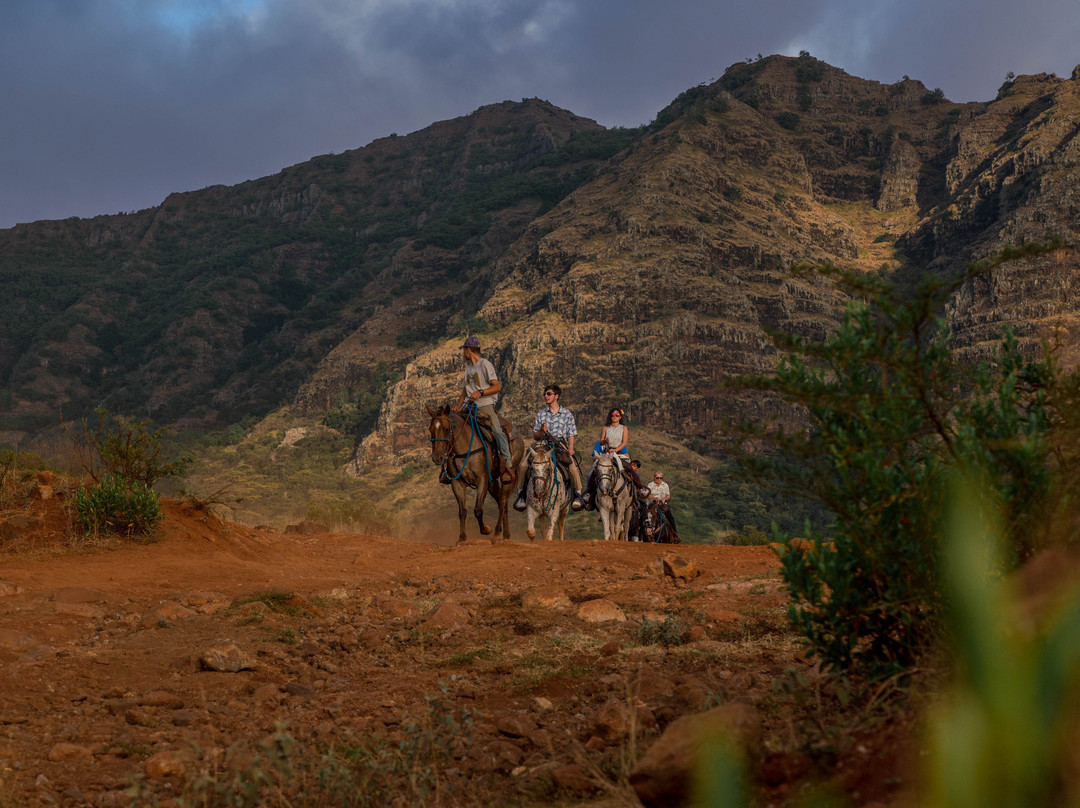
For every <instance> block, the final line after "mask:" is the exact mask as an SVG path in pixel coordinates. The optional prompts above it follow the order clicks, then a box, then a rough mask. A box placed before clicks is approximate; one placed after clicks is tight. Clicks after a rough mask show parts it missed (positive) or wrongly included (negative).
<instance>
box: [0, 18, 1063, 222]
mask: <svg viewBox="0 0 1080 808" xmlns="http://www.w3.org/2000/svg"><path fill="white" fill-rule="evenodd" d="M800 50H808V51H810V53H812V54H813V55H814V56H816V57H818V58H820V59H824V60H825V61H827V62H829V63H830V64H833V65H836V66H838V67H841V68H843V69H844V70H846V71H848V72H849V73H852V74H854V75H857V76H861V77H864V78H868V79H874V80H877V81H881V82H886V83H891V82H894V81H897V80H899V79H900V78H901V77H902V76H903V75H905V74H906V75H909V76H911V77H912V78H915V79H919V80H921V81H922V82H923V83H924V84H926V85H927V87H930V88H936V87H940V88H942V89H943V90H944V91H945V95H946V96H947V97H948V98H950V99H952V100H955V101H971V100H990V99H992V98H993V97H994V95H995V93H996V91H997V88H998V86H999V85H1000V84H1001V83H1002V81H1003V80H1004V79H1005V75H1006V73H1008V72H1009V71H1013V72H1015V73H1018V74H1020V73H1040V72H1052V73H1057V74H1058V75H1059V76H1065V77H1067V76H1069V75H1070V74H1071V72H1072V69H1073V67H1074V66H1075V65H1076V64H1077V63H1078V62H1080V6H1078V5H1077V3H1076V0H1026V1H1025V2H1023V3H1020V2H1016V0H1008V2H1006V1H1005V0H0V228H4V227H11V226H12V225H14V224H15V223H17V222H27V221H35V220H38V219H59V218H65V217H68V216H81V217H88V216H94V215H97V214H102V213H116V212H118V211H128V210H136V209H140V208H145V207H151V206H154V205H157V204H159V203H160V202H161V201H162V200H163V199H164V198H165V197H166V196H167V195H168V194H169V193H171V192H173V191H187V190H193V189H197V188H201V187H204V186H207V185H213V184H217V183H225V184H234V183H237V182H242V181H244V180H246V179H253V178H256V177H261V176H265V175H268V174H273V173H276V172H277V171H280V170H281V169H282V168H284V167H286V166H289V165H292V164H295V163H299V162H303V161H305V160H307V159H309V158H311V157H313V156H315V155H318V154H326V153H328V152H341V151H344V150H346V149H351V148H357V147H359V146H363V145H365V144H367V143H369V142H370V141H372V140H374V139H375V138H378V137H383V136H385V135H388V134H390V133H391V132H397V133H399V134H406V133H408V132H412V131H415V130H417V129H422V128H423V127H425V126H427V125H428V124H430V123H432V122H434V121H438V120H444V119H447V118H453V117H456V116H459V115H465V114H467V113H469V112H471V111H472V110H474V109H475V108H476V107H478V106H481V105H483V104H488V103H493V102H497V101H503V100H506V99H515V100H517V99H521V98H524V97H532V96H537V97H540V98H544V99H546V100H548V101H551V102H552V103H554V104H557V105H558V106H561V107H565V108H567V109H570V110H572V111H573V112H575V113H577V114H579V115H583V116H585V117H588V118H593V119H595V120H597V121H599V122H600V123H602V124H604V125H607V126H615V125H621V126H636V125H638V124H642V123H647V122H648V121H650V120H651V119H652V118H653V117H655V115H656V113H657V112H658V111H659V110H660V109H661V108H663V107H664V105H666V104H667V103H668V102H669V101H670V100H671V99H672V98H674V97H675V96H676V95H678V94H679V93H680V92H682V91H683V90H685V89H687V88H688V87H692V86H694V85H696V84H700V83H701V82H708V81H711V80H713V79H715V78H718V77H719V76H720V75H722V74H723V72H724V70H725V68H727V67H728V66H730V65H731V64H733V63H734V62H737V61H740V60H743V59H745V58H747V57H755V56H757V55H758V54H759V53H760V54H764V55H769V54H773V53H784V54H789V55H794V54H797V53H798V52H799V51H800Z"/></svg>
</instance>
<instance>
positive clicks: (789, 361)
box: [739, 247, 1080, 675]
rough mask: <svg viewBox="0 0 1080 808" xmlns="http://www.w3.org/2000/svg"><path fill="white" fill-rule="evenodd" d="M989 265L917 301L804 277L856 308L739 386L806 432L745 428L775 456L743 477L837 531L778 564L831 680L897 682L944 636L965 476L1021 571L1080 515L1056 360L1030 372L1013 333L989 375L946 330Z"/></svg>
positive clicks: (801, 626)
mask: <svg viewBox="0 0 1080 808" xmlns="http://www.w3.org/2000/svg"><path fill="white" fill-rule="evenodd" d="M1050 248H1052V247H1050ZM1050 248H1039V249H1050ZM1036 252H1038V249H1035V248H1027V249H1025V250H1019V251H1011V252H1010V253H1008V254H1003V256H1002V257H1001V258H1000V260H1006V258H1008V257H1016V256H1018V255H1031V254H1035V253H1036ZM994 263H995V262H990V263H987V264H983V265H979V266H973V267H972V268H971V270H970V271H969V272H968V273H967V274H966V275H965V277H964V278H960V279H957V280H956V281H954V282H951V283H944V282H938V281H929V280H928V281H925V282H923V283H922V284H921V285H920V286H919V287H918V288H917V289H916V290H914V292H913V293H912V294H911V295H910V296H904V295H902V294H901V293H900V292H899V291H898V290H897V289H896V288H895V287H893V286H891V285H890V284H888V283H886V282H884V281H880V280H875V279H870V278H867V277H865V276H859V275H857V274H855V273H854V272H849V271H844V270H839V269H837V268H835V267H824V268H807V267H803V268H797V271H798V272H806V271H810V272H814V273H817V274H819V275H822V276H825V277H826V278H829V279H831V280H833V281H834V282H835V283H836V284H837V286H838V287H839V289H840V290H841V291H842V292H845V293H846V294H847V295H848V296H849V299H851V300H852V302H851V303H850V304H849V305H848V307H847V309H846V311H845V313H844V315H843V318H842V321H841V323H840V326H839V327H838V329H837V330H836V331H835V332H834V333H833V334H832V335H831V336H829V337H828V338H827V339H826V340H824V341H823V342H817V343H811V342H807V341H803V340H800V339H798V338H793V337H782V336H780V337H778V338H777V339H778V342H779V343H780V345H781V346H783V347H784V348H786V349H787V352H788V355H787V356H786V358H785V359H783V360H782V361H781V363H780V365H779V367H778V369H777V372H776V375H775V376H773V377H760V378H754V379H750V378H743V379H742V380H740V382H739V383H741V384H742V385H744V386H747V387H751V388H754V389H758V390H764V391H770V392H773V393H778V394H780V395H781V396H782V397H783V398H785V399H786V400H788V401H789V402H791V403H793V404H796V405H797V406H799V407H801V408H802V409H803V411H804V412H805V414H806V416H807V419H808V427H809V428H808V429H807V430H806V431H799V432H794V433H785V432H782V431H777V432H768V431H767V430H763V429H761V428H760V427H758V426H755V425H750V424H744V425H743V435H744V436H747V435H749V436H754V437H757V438H760V439H762V440H764V441H766V442H767V443H768V444H771V447H772V449H773V451H774V453H773V454H771V455H763V456H757V457H744V458H743V462H744V464H745V465H746V466H747V467H748V468H749V469H750V470H751V471H752V472H753V473H755V474H757V475H758V476H759V477H760V478H764V479H766V480H769V481H771V482H773V483H775V484H778V485H780V486H781V487H783V488H786V490H788V491H790V492H791V493H800V492H802V494H803V495H805V496H809V497H811V498H812V499H816V500H817V501H818V502H820V503H821V504H823V505H824V506H825V507H826V508H827V509H828V511H829V513H830V515H831V516H832V519H833V522H834V524H833V525H832V527H831V530H830V533H829V534H828V535H823V534H822V532H821V528H822V526H821V525H820V524H819V525H813V526H812V527H813V528H815V529H814V530H812V531H811V532H810V533H809V534H806V535H807V537H808V538H809V539H810V541H809V542H792V541H788V542H786V544H785V547H784V550H783V551H782V572H783V576H784V579H785V581H786V582H787V585H788V590H789V593H790V595H791V602H790V607H789V616H790V618H791V620H792V622H793V624H794V625H795V627H796V628H797V630H799V631H800V633H801V634H802V635H803V637H804V640H805V642H806V643H807V645H808V646H809V649H810V651H811V653H813V654H816V655H817V656H819V657H820V658H821V660H822V662H823V663H824V664H825V666H826V667H830V668H834V669H841V670H847V669H859V670H861V671H863V672H865V673H867V674H870V675H887V674H890V673H893V672H896V671H897V670H901V669H904V668H906V667H908V666H910V665H911V664H913V663H914V662H915V660H916V659H917V658H918V657H919V655H920V654H921V653H922V652H923V651H924V650H925V649H926V648H927V647H928V646H929V645H930V644H931V643H932V642H934V640H935V639H936V638H937V637H938V635H939V632H940V630H941V628H942V621H941V615H942V595H941V586H940V569H939V567H940V546H941V534H942V522H943V512H944V500H945V489H946V482H947V481H948V480H949V479H951V477H953V476H954V475H955V474H957V473H962V474H965V475H967V476H970V477H971V478H972V479H978V480H979V481H980V484H981V490H982V491H983V495H984V499H985V502H984V504H985V506H986V507H987V508H988V509H990V510H992V511H993V512H995V513H998V514H1000V515H1001V518H1002V521H1003V523H1004V525H1005V531H1006V537H1007V539H1008V543H1009V547H1010V557H1009V558H1010V564H1011V565H1013V566H1015V564H1016V563H1017V562H1018V561H1019V560H1020V559H1022V558H1024V557H1027V556H1029V555H1030V554H1031V553H1032V552H1033V551H1034V550H1035V549H1036V548H1037V547H1038V546H1040V545H1042V544H1045V543H1046V542H1047V541H1049V540H1050V539H1051V538H1052V537H1051V536H1050V535H1049V533H1048V528H1047V527H1046V525H1047V523H1048V522H1050V521H1054V520H1047V519H1045V518H1044V517H1045V516H1046V515H1047V514H1048V513H1049V512H1051V511H1053V510H1055V509H1057V508H1060V507H1062V506H1068V504H1069V503H1075V502H1076V501H1077V497H1076V493H1077V492H1076V491H1075V490H1073V489H1074V488H1075V487H1076V484H1075V483H1072V482H1071V480H1072V479H1075V476H1076V475H1075V474H1072V473H1062V470H1063V469H1064V466H1065V465H1071V466H1072V467H1073V468H1074V467H1075V457H1074V455H1075V453H1072V454H1071V455H1070V456H1069V457H1066V456H1065V455H1063V454H1062V453H1061V452H1052V451H1051V447H1052V446H1057V447H1060V443H1059V442H1055V441H1053V440H1051V437H1050V435H1051V431H1052V430H1059V429H1061V428H1063V427H1064V426H1066V425H1067V424H1069V423H1071V420H1072V419H1073V416H1072V415H1071V413H1070V408H1071V407H1073V406H1074V405H1075V403H1076V401H1075V396H1076V394H1075V390H1076V389H1077V387H1078V386H1080V385H1078V383H1077V380H1076V374H1075V373H1074V374H1073V375H1072V376H1062V375H1061V374H1060V373H1059V372H1058V370H1057V368H1056V366H1055V365H1054V363H1053V361H1052V358H1051V357H1049V356H1048V355H1043V356H1040V357H1037V358H1034V359H1029V358H1026V357H1025V356H1024V355H1023V354H1022V352H1021V350H1020V347H1019V345H1018V343H1017V341H1016V340H1015V338H1013V337H1012V336H1011V335H1009V334H1006V335H1005V337H1004V339H1003V340H1002V343H1001V346H1000V348H999V349H998V351H997V354H996V356H995V357H994V358H993V360H992V361H991V362H989V363H986V364H984V365H978V366H975V365H971V364H968V363H964V362H960V361H958V360H957V358H956V357H955V356H954V355H953V352H952V350H951V347H950V343H949V335H948V334H947V333H946V331H945V328H944V324H943V323H942V321H941V320H940V319H938V317H937V312H938V311H940V310H941V307H942V304H943V303H944V301H945V300H946V299H947V298H948V297H949V295H950V294H951V293H952V292H953V291H954V290H955V289H956V288H957V286H958V285H959V284H960V283H962V282H964V281H965V280H967V279H970V278H971V277H973V276H974V275H976V274H978V273H980V272H983V271H986V270H987V269H989V268H990V267H992V266H993V265H994ZM1069 391H1073V392H1069Z"/></svg>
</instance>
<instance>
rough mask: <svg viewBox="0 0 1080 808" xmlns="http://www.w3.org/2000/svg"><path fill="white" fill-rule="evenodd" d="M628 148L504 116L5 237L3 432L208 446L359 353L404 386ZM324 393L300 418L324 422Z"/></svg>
mask: <svg viewBox="0 0 1080 808" xmlns="http://www.w3.org/2000/svg"><path fill="white" fill-rule="evenodd" d="M629 138H630V134H629V133H627V132H624V131H621V130H606V129H604V128H603V127H600V126H599V125H597V124H596V123H595V122H593V121H589V120H586V119H583V118H579V117H577V116H575V115H572V114H571V113H568V112H565V111H564V110H560V109H557V108H555V107H553V106H552V105H550V104H547V103H544V102H540V101H535V100H533V101H524V102H521V103H504V104H495V105H492V106H488V107H484V108H481V109H479V110H477V111H476V112H475V113H473V114H472V115H469V116H467V117H464V118H460V119H457V120H453V121H446V122H442V123H438V124H434V125H433V126H431V127H429V128H427V129H425V130H423V131H421V132H417V133H415V134H413V135H410V136H408V137H394V136H392V137H389V138H383V139H381V140H378V141H375V142H373V143H372V144H370V145H368V146H367V147H365V148H363V149H358V150H356V151H351V152H346V153H344V154H339V155H326V156H322V157H318V158H315V159H314V160H311V161H309V162H307V163H304V164H301V165H298V166H294V167H292V168H290V169H287V170H285V171H283V172H281V173H280V174H278V175H276V176H273V177H268V178H264V179H261V180H257V181H254V182H246V183H243V184H241V185H237V186H234V187H229V188H226V187H217V186H216V187H211V188H206V189H203V190H201V191H196V192H192V193H185V194H174V195H172V196H170V197H169V198H168V199H166V200H165V202H164V203H163V204H162V205H161V206H160V207H158V208H154V209H150V210H144V211H140V212H138V213H133V214H129V215H117V216H100V217H96V218H93V219H89V220H79V219H69V220H65V221H58V222H37V223H33V224H29V225H19V226H17V227H15V228H12V229H10V230H5V231H0V289H2V291H3V294H4V299H5V300H7V301H9V308H8V317H5V318H4V321H3V322H2V323H0V357H2V358H0V383H2V384H3V389H4V399H3V400H2V401H0V428H2V429H4V430H7V432H8V433H11V434H14V435H18V434H20V433H33V432H35V431H36V430H40V429H42V428H44V427H47V426H50V425H55V424H56V423H57V422H58V408H59V407H61V406H62V407H63V408H64V412H65V416H66V415H68V414H70V415H78V414H80V413H82V412H85V411H87V409H88V408H90V407H92V406H94V405H95V404H96V403H98V402H104V403H106V404H107V405H108V406H109V407H110V408H111V409H113V410H115V411H119V412H126V413H131V414H137V415H145V416H149V417H152V418H154V419H155V420H157V421H160V422H169V423H178V424H180V425H181V426H184V425H190V426H198V427H201V428H205V427H208V426H214V425H223V424H229V423H232V422H235V421H239V420H241V419H243V418H249V417H251V416H261V415H264V414H266V413H267V412H269V411H271V410H272V409H273V408H275V407H277V406H280V405H281V404H283V403H286V402H288V401H289V400H290V399H291V398H292V397H293V396H294V395H296V392H297V390H298V389H299V387H300V386H301V385H302V384H304V383H305V382H306V381H307V380H308V379H309V376H310V374H311V371H312V370H313V368H314V367H315V366H316V365H317V364H318V362H319V361H320V360H321V359H322V358H323V357H325V356H326V354H327V352H328V351H330V350H331V349H332V348H333V347H334V346H336V345H338V344H339V343H341V341H342V340H344V339H346V338H347V337H353V338H359V339H361V340H362V341H363V342H364V344H365V345H367V346H369V347H368V352H369V353H370V354H372V355H373V356H377V357H378V359H379V360H380V361H382V362H385V363H388V364H389V366H391V367H399V366H400V365H401V364H403V362H404V360H405V359H407V358H408V357H410V356H411V355H412V354H415V353H416V352H417V350H418V349H419V346H422V345H423V344H425V343H426V342H428V341H430V340H431V339H433V338H437V337H440V336H442V335H444V334H445V333H448V329H449V328H450V322H451V320H453V321H454V323H455V324H456V323H457V322H458V321H459V320H461V319H462V318H467V317H468V316H470V315H472V314H474V313H475V310H476V308H477V306H478V305H479V304H480V302H482V301H483V299H484V298H485V296H486V293H487V290H488V287H489V286H490V283H491V279H490V277H489V269H490V266H489V265H490V263H491V261H492V259H493V258H495V257H497V256H498V255H500V254H501V253H502V252H503V251H504V250H505V249H506V247H507V246H508V245H509V244H511V243H512V242H513V241H514V240H515V239H516V238H517V237H518V236H520V235H521V233H522V232H523V231H524V228H525V226H526V225H527V224H528V223H529V222H531V221H532V220H533V219H535V217H536V216H537V215H538V214H540V213H542V212H543V211H544V210H546V209H547V208H550V207H551V206H552V205H553V204H554V203H556V202H558V201H559V200H560V199H562V198H563V197H564V196H565V195H566V193H567V192H568V191H569V190H571V189H572V188H574V187H576V186H577V185H580V184H581V183H582V182H584V181H586V180H587V179H588V178H589V177H591V176H592V174H593V173H594V172H595V170H596V167H597V166H598V164H599V163H600V162H601V161H602V160H604V159H606V158H607V157H608V156H610V155H611V154H614V153H615V152H617V151H618V150H620V149H621V148H622V147H623V145H624V144H625V143H626V142H628V140H629ZM455 318H456V319H455ZM358 334H362V336H359V337H357V335H358ZM372 364H374V363H372ZM365 373H367V371H366V370H364V369H362V368H361V369H358V370H355V373H354V377H352V378H350V379H349V380H348V383H349V384H359V383H362V382H364V381H365ZM336 392H339V391H334V393H332V394H331V395H334V394H336ZM322 393H323V391H320V390H318V389H311V388H308V389H307V390H306V392H305V393H304V394H303V395H302V398H305V397H306V398H310V406H311V407H320V406H321V407H323V408H324V409H325V408H326V407H327V405H328V402H327V401H326V400H325V398H324V397H323V395H322ZM306 398H305V400H306ZM330 403H332V402H330Z"/></svg>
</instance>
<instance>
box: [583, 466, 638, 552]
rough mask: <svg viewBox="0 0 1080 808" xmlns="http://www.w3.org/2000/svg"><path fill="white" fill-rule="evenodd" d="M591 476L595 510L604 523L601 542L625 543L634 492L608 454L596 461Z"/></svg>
mask: <svg viewBox="0 0 1080 808" xmlns="http://www.w3.org/2000/svg"><path fill="white" fill-rule="evenodd" d="M592 473H593V479H594V481H595V484H596V509H597V510H598V511H600V521H601V522H603V523H604V541H611V540H612V539H615V540H616V541H626V534H627V532H628V531H629V529H630V509H631V508H632V507H633V506H634V491H633V488H632V487H631V486H630V484H629V483H628V482H627V481H626V477H625V476H624V475H623V473H622V470H621V469H620V468H619V465H618V461H616V460H615V459H614V457H612V455H611V452H604V454H602V455H600V457H598V458H597V459H596V462H595V463H593V470H592Z"/></svg>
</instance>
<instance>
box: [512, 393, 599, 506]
mask: <svg viewBox="0 0 1080 808" xmlns="http://www.w3.org/2000/svg"><path fill="white" fill-rule="evenodd" d="M560 398H562V388H561V387H559V385H557V384H549V385H548V386H547V387H545V388H544V404H546V405H547V406H545V407H544V409H542V410H540V412H538V413H536V418H535V419H533V440H535V441H538V442H548V443H550V444H551V445H552V446H553V447H554V450H555V452H554V453H555V457H556V459H557V460H558V461H559V465H560V466H561V467H563V468H564V469H565V470H566V471H567V472H568V473H569V475H570V481H571V482H572V483H573V484H574V488H573V492H574V498H573V500H572V501H571V503H570V507H571V508H573V509H574V510H575V511H580V510H581V509H582V508H584V507H585V502H584V501H583V500H582V499H581V469H580V468H578V462H577V457H576V456H575V455H574V436H575V435H577V422H576V421H575V420H574V414H573V413H572V412H570V410H568V409H566V407H563V406H562V405H561V404H560V403H559V399H560ZM534 454H535V451H534V449H533V447H532V446H530V447H529V448H528V449H527V450H526V452H525V456H524V457H522V458H521V463H519V464H518V479H520V480H521V489H520V490H519V491H518V496H517V499H516V500H515V501H514V509H515V510H518V511H523V510H525V489H526V486H527V485H528V469H529V464H530V463H531V462H532V458H533V455H534Z"/></svg>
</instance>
